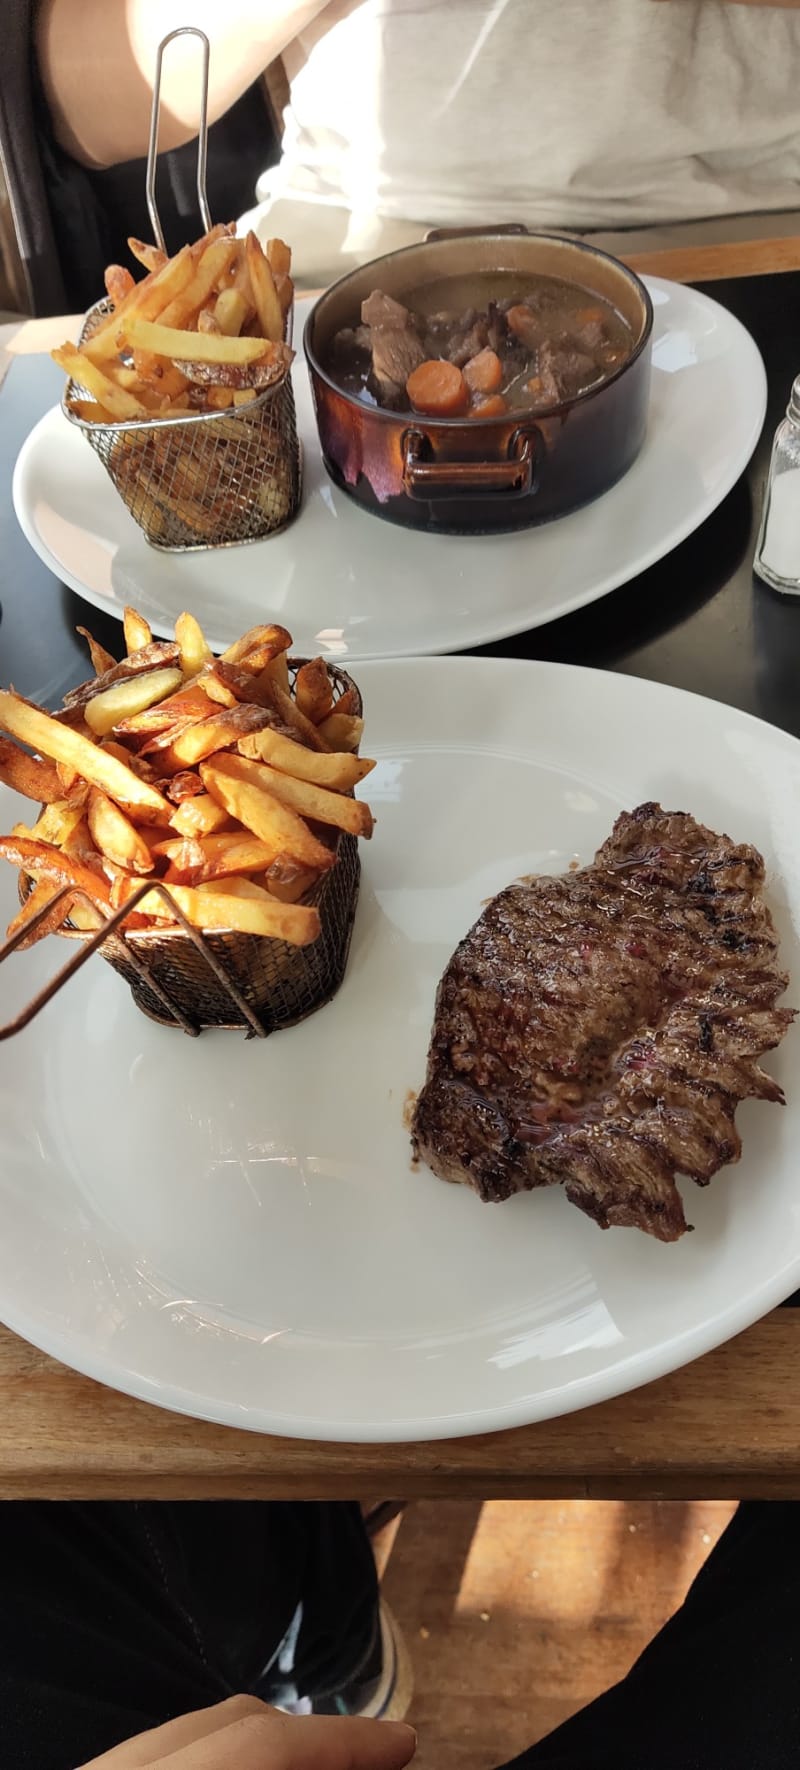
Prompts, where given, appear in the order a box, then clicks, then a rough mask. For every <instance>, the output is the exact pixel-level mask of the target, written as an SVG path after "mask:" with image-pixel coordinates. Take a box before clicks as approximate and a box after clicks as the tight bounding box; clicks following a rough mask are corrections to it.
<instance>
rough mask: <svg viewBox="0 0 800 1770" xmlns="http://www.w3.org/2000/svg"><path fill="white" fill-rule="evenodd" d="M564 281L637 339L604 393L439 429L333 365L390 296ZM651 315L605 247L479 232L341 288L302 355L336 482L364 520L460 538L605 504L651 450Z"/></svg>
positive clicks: (313, 319)
mask: <svg viewBox="0 0 800 1770" xmlns="http://www.w3.org/2000/svg"><path fill="white" fill-rule="evenodd" d="M498 270H507V271H513V272H515V273H517V274H523V275H524V274H525V273H527V272H529V273H531V274H534V275H544V276H553V277H561V278H562V279H563V280H564V281H566V282H571V283H577V284H578V285H579V286H580V288H582V289H585V290H586V291H587V293H588V294H590V295H600V296H602V297H603V299H604V300H606V301H610V302H611V304H612V306H613V307H615V308H616V309H617V311H618V313H620V314H621V315H622V317H623V319H624V320H626V321H627V323H628V325H629V326H630V328H631V331H632V333H633V338H634V346H633V350H632V352H631V354H630V356H629V357H628V358H627V359H626V361H625V362H624V363H623V364H622V365H621V367H620V368H618V369H616V370H615V371H614V373H613V374H611V375H609V377H608V379H607V380H606V381H603V382H602V384H601V385H600V386H599V387H597V388H595V389H592V390H591V391H589V392H588V393H583V394H579V395H577V396H576V397H575V398H574V399H569V400H565V401H563V403H562V404H561V405H559V406H554V407H553V408H552V410H549V411H546V412H537V413H536V415H535V416H534V415H533V414H530V415H528V414H527V413H526V412H524V411H522V410H517V411H513V412H508V413H506V414H504V415H503V416H502V417H500V418H485V419H482V420H481V419H476V418H445V419H432V418H426V417H422V416H420V415H419V414H417V413H411V412H395V411H389V410H385V409H382V408H380V407H377V406H371V405H368V404H367V403H366V401H364V400H361V399H359V398H358V396H357V395H356V394H354V393H346V392H343V391H342V389H341V387H337V385H336V380H335V375H334V373H332V372H331V371H330V370H329V369H328V368H327V367H326V363H327V362H328V361H329V358H330V351H331V344H332V340H333V338H334V336H335V334H336V333H337V332H338V331H339V330H340V328H341V327H342V326H354V325H358V323H359V321H360V318H361V303H362V301H363V300H364V299H365V298H366V297H367V296H368V295H370V294H371V293H372V291H373V289H381V290H383V292H384V293H385V294H387V295H393V296H395V297H396V298H397V299H398V300H403V299H404V298H407V297H408V296H409V295H410V294H411V293H412V291H413V290H414V289H416V288H420V287H421V286H422V285H423V284H429V283H433V282H435V281H436V280H437V279H438V278H444V277H455V276H464V275H468V274H470V273H473V274H474V273H476V272H478V271H498ZM652 329H653V308H652V303H651V301H650V297H649V295H648V293H647V290H646V288H645V287H644V284H643V283H641V282H640V281H639V278H638V277H637V276H635V275H634V273H633V271H631V270H628V268H627V266H625V265H623V264H620V263H619V261H618V260H617V259H616V258H610V257H609V255H608V253H606V252H600V251H599V250H598V249H597V247H596V246H587V245H584V244H583V243H582V242H579V241H574V240H566V239H562V238H561V237H559V236H558V235H555V234H527V233H524V232H523V233H514V234H507V233H504V232H502V231H501V232H498V233H489V232H487V233H479V234H475V233H473V234H471V235H458V236H450V237H448V238H441V239H433V240H426V241H424V242H423V243H422V244H420V245H418V246H406V247H404V249H403V250H402V251H400V252H390V253H388V254H387V255H386V257H384V258H376V259H373V260H372V262H371V263H370V264H366V265H362V266H361V267H360V268H359V269H358V270H355V271H351V272H350V274H349V275H348V276H346V277H342V278H341V280H340V281H339V282H338V283H334V284H333V286H332V288H330V289H328V290H327V291H326V293H325V294H324V295H322V296H321V297H320V299H319V301H317V302H316V303H315V305H314V307H313V308H312V311H311V313H310V314H309V317H308V320H307V323H306V328H305V335H304V340H303V342H304V347H305V353H306V359H307V362H308V368H309V374H310V377H311V389H312V393H313V397H314V407H315V412H316V419H317V429H318V431H319V439H320V443H321V446H322V458H323V461H324V463H325V466H326V468H327V470H328V472H329V474H330V475H331V478H332V479H333V480H334V481H335V483H336V484H337V485H338V486H340V487H341V489H342V491H344V492H347V493H348V494H349V496H351V497H352V498H354V499H355V500H356V501H357V502H358V503H359V504H362V505H363V506H364V508H365V510H371V511H372V512H373V514H374V515H376V516H383V517H385V518H387V519H388V520H389V521H390V522H399V523H404V524H405V525H406V526H407V527H410V528H420V529H433V530H437V531H439V532H449V533H454V534H464V533H476V534H480V533H482V532H485V531H487V530H491V529H495V530H496V529H516V528H526V527H528V526H530V525H531V524H532V523H539V522H547V521H549V520H550V519H551V518H553V517H555V516H563V515H564V514H565V512H566V511H568V510H575V509H576V508H577V507H578V506H579V505H581V504H587V503H588V502H589V501H590V499H592V498H597V497H598V496H599V495H600V493H601V492H605V491H607V490H608V488H609V486H612V485H613V484H614V483H615V481H616V480H618V479H620V478H621V477H622V475H623V473H626V472H627V470H628V468H629V467H630V466H631V464H632V462H633V461H635V459H636V456H637V455H638V453H639V450H640V448H641V446H642V443H643V441H644V437H645V431H646V427H647V409H648V401H649V392H650V349H651V337H652Z"/></svg>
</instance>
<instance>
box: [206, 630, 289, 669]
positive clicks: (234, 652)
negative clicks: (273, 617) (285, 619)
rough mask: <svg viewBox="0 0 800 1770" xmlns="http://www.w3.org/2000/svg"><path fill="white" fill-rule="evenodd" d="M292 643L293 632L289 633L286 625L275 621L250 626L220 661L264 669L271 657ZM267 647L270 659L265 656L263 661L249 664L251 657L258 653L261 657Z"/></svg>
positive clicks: (229, 647) (223, 654) (283, 650)
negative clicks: (283, 625)
mask: <svg viewBox="0 0 800 1770" xmlns="http://www.w3.org/2000/svg"><path fill="white" fill-rule="evenodd" d="M291 643H292V636H291V634H290V633H287V631H286V628H285V627H278V626H276V625H275V624H274V622H269V623H267V624H264V625H261V626H259V627H250V628H249V630H248V632H247V633H243V634H242V637H241V639H236V640H234V643H233V645H229V646H228V648H227V651H224V652H223V653H222V656H221V658H220V660H219V662H220V663H222V664H244V665H245V666H246V667H248V668H253V669H254V670H263V669H264V666H265V664H266V662H268V661H269V659H272V658H275V657H277V656H278V655H279V653H280V652H285V651H286V650H287V649H288V647H289V646H290V645H291ZM265 648H266V650H267V652H268V654H269V659H266V658H265V659H264V661H263V662H259V663H257V664H256V665H254V666H251V665H250V664H249V659H250V657H251V656H253V655H254V654H255V653H257V654H258V655H259V658H260V656H261V653H262V652H263V651H264V649H265Z"/></svg>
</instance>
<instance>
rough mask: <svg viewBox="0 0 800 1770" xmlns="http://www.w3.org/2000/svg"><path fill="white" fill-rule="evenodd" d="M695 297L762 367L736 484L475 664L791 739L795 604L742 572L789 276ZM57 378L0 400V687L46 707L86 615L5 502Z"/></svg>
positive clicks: (798, 366)
mask: <svg viewBox="0 0 800 1770" xmlns="http://www.w3.org/2000/svg"><path fill="white" fill-rule="evenodd" d="M707 292H708V293H709V294H710V295H712V296H713V297H714V299H715V300H717V301H720V302H722V304H723V305H724V306H725V307H728V308H730V310H731V312H733V313H735V314H736V315H737V316H738V317H739V319H741V320H742V321H743V323H744V324H745V325H746V326H747V327H748V329H749V331H750V332H751V333H752V334H753V337H754V338H755V339H756V342H757V343H758V345H759V347H760V349H761V352H762V354H763V357H764V361H765V363H766V368H767V377H768V382H769V407H768V411H767V418H766V423H765V426H764V431H763V434H762V437H761V440H760V442H759V445H758V448H757V449H756V451H755V454H754V456H753V459H752V461H751V463H750V466H749V467H748V469H747V471H746V473H745V474H744V475H743V477H742V478H741V480H740V481H739V482H738V484H737V485H736V486H735V487H734V489H733V491H732V492H731V493H730V494H729V495H728V497H727V498H726V499H725V501H724V503H723V504H721V505H720V507H719V509H718V510H717V511H716V512H715V514H714V515H713V516H711V517H709V519H708V521H707V522H705V523H704V524H703V526H702V528H700V529H699V530H698V531H697V533H696V534H695V535H693V536H691V537H690V539H689V540H688V541H685V542H684V543H683V545H682V546H680V547H678V548H676V550H675V552H674V553H671V554H669V555H668V557H667V558H666V559H663V560H662V561H661V562H660V564H658V565H655V566H653V567H652V568H651V570H650V571H647V572H645V573H644V574H643V575H642V576H641V577H638V578H635V579H634V580H633V581H632V582H631V583H630V584H627V585H625V586H624V587H623V588H622V589H620V590H616V591H614V592H613V593H612V594H611V595H610V596H604V597H602V598H601V600H600V601H599V602H596V603H593V604H592V605H591V607H589V608H585V609H581V610H579V611H578V612H577V613H576V614H573V615H568V616H566V618H565V619H564V620H561V621H555V622H553V623H552V625H551V626H549V627H537V628H535V629H534V630H533V631H532V632H530V633H523V634H519V635H518V636H517V637H516V638H514V639H507V640H503V641H502V642H501V643H499V644H497V645H490V646H484V647H482V648H480V649H481V655H483V656H487V657H489V656H492V655H495V656H504V657H530V658H555V659H559V660H561V661H564V662H569V663H580V664H593V665H597V666H600V667H601V668H604V669H609V670H621V671H624V672H626V673H627V674H629V675H633V676H642V677H646V678H650V679H651V680H653V681H657V682H669V683H674V684H675V685H677V686H678V687H680V688H687V689H693V690H695V691H696V692H697V693H700V694H705V695H710V696H711V697H712V698H713V699H714V700H721V701H727V702H729V703H730V704H731V705H732V706H736V707H742V708H744V709H745V710H746V711H748V712H751V713H756V714H758V715H759V716H760V717H761V718H762V719H768V720H770V721H771V722H772V723H773V724H775V725H780V726H783V727H784V728H785V730H787V731H791V732H793V733H794V734H795V735H796V736H800V598H797V599H796V598H793V597H786V596H779V595H777V594H776V593H775V592H774V591H772V590H770V589H768V588H767V587H766V586H765V585H763V584H761V583H760V582H759V580H758V579H755V578H754V577H753V574H752V559H753V552H754V548H755V539H756V531H757V527H758V518H759V511H760V507H761V495H762V487H763V483H764V478H765V475H766V471H767V466H768V462H769V450H770V446H771V441H772V435H773V432H774V429H775V426H776V424H777V422H778V420H779V418H780V417H781V416H782V413H783V411H784V409H785V407H786V404H787V401H788V397H789V391H790V388H791V384H792V380H793V378H794V376H795V374H796V373H797V372H798V371H799V370H800V333H799V332H798V328H797V327H796V324H795V316H796V315H798V314H799V313H800V273H790V274H786V275H783V276H772V277H748V278H743V279H741V280H738V281H735V282H727V283H726V282H715V283H713V284H711V285H709V287H708V291H707ZM62 379H63V378H62V376H61V374H60V371H59V370H58V369H57V368H56V367H55V365H54V364H53V363H51V362H50V361H49V359H48V358H46V357H20V358H18V359H17V360H16V362H14V363H13V365H12V367H11V369H10V370H9V373H8V375H7V377H6V381H5V383H4V385H3V388H2V391H0V469H2V492H1V493H0V603H1V604H2V614H1V617H0V681H2V682H3V683H8V682H13V684H14V686H15V688H17V689H19V690H20V692H21V693H22V694H27V695H30V696H31V697H32V698H35V699H38V700H40V701H43V702H45V703H46V704H49V705H53V704H55V703H56V702H58V701H59V700H60V698H61V695H62V694H63V692H64V690H65V689H66V688H68V687H69V686H71V685H72V684H73V683H74V682H76V681H79V680H81V679H82V678H83V677H84V676H85V674H86V653H85V648H84V646H83V643H82V641H80V640H78V639H77V637H76V635H75V631H74V630H75V626H76V624H77V623H78V622H79V621H82V620H83V621H85V620H86V619H87V606H86V604H84V603H82V602H81V601H80V599H79V598H78V597H77V596H75V595H74V594H73V593H72V592H71V591H70V590H67V589H66V588H65V587H64V585H61V584H59V583H58V582H57V580H56V579H54V578H53V577H52V575H51V574H50V573H49V572H48V571H47V570H46V568H45V567H44V566H43V565H41V564H40V562H39V560H38V559H37V557H36V555H35V554H34V553H33V552H32V551H31V549H30V548H29V546H28V544H27V542H26V540H25V538H24V536H23V535H22V532H21V530H20V529H19V527H18V525H17V521H16V517H15V516H14V512H13V508H12V504H11V474H12V470H13V466H14V461H15V459H16V456H17V451H18V450H19V448H20V446H21V444H22V442H23V440H24V438H25V436H26V435H27V433H28V431H29V430H30V429H31V427H32V425H33V424H35V423H36V421H37V419H38V418H39V417H41V415H42V413H43V412H45V411H46V410H47V408H48V407H49V406H50V405H52V404H53V403H54V401H55V400H57V399H58V397H59V394H60V391H61V385H62ZM91 626H92V629H93V631H94V632H96V634H97V637H98V638H99V639H101V640H102V641H103V643H104V644H106V645H107V646H108V647H109V649H110V650H112V651H113V650H114V648H115V646H117V645H118V644H119V624H118V622H117V621H115V620H114V619H113V618H111V617H110V616H105V615H102V614H100V613H98V612H97V611H95V610H94V609H93V610H92V611H91Z"/></svg>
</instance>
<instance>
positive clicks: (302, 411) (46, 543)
mask: <svg viewBox="0 0 800 1770" xmlns="http://www.w3.org/2000/svg"><path fill="white" fill-rule="evenodd" d="M648 287H649V289H650V292H651V295H652V297H653V302H654V306H655V332H654V346H653V386H652V403H651V412H650V425H649V432H648V436H647V440H646V442H645V446H644V448H643V450H642V453H641V455H640V456H639V459H638V460H637V461H636V462H635V463H634V465H633V467H632V468H631V470H630V472H629V473H628V474H627V475H626V476H625V478H624V479H622V480H621V481H620V482H619V484H618V485H616V486H614V487H613V488H612V490H611V491H609V492H606V494H605V496H604V497H602V498H599V499H598V500H597V501H596V502H595V503H594V504H591V505H587V506H586V508H585V509H583V510H578V511H576V512H575V513H574V514H573V515H572V516H566V517H562V518H561V520H560V521H557V522H553V523H549V524H546V525H545V526H544V527H542V528H538V529H527V530H524V531H523V532H522V533H520V534H515V535H473V536H469V537H463V536H457V535H425V534H417V533H415V532H413V531H412V530H410V529H403V528H398V527H397V526H396V525H395V524H389V523H386V522H382V521H381V520H380V519H379V518H377V517H374V516H371V515H369V514H368V512H366V511H364V510H362V509H360V508H359V506H358V505H356V504H354V503H353V501H352V499H350V498H348V497H347V496H346V495H345V494H344V493H343V492H340V491H339V490H338V489H337V487H335V486H334V485H333V484H332V482H331V481H330V480H329V478H328V475H327V474H326V472H325V469H324V467H323V465H322V459H321V456H320V451H319V444H318V441H317V433H316V429H315V425H314V418H313V413H312V407H311V394H310V389H309V384H308V377H307V374H306V368H305V363H304V361H303V358H302V351H299V352H298V361H297V363H296V365H295V370H294V374H295V387H296V390H297V406H298V422H299V428H300V435H301V437H302V439H303V446H304V454H305V492H304V498H303V507H302V509H301V512H300V515H299V517H298V518H297V520H296V522H294V523H293V524H292V526H291V528H289V529H287V530H286V532H285V533H284V534H282V535H275V536H273V537H272V538H271V539H270V540H268V541H261V542H258V543H257V544H255V545H252V546H247V547H237V548H223V549H222V550H220V551H218V552H213V551H211V552H205V553H184V554H164V553H159V552H158V551H157V550H156V549H154V548H152V547H149V546H148V544H147V542H146V541H145V539H144V537H143V535H142V533H141V530H140V529H138V528H137V526H136V524H135V523H134V521H133V518H132V517H131V516H129V515H128V512H127V510H126V508H125V506H124V504H123V503H122V501H121V499H120V498H118V497H117V494H116V492H115V491H114V489H113V486H112V484H111V481H110V480H109V479H108V477H107V475H106V473H105V470H104V468H103V467H102V466H101V465H100V462H99V461H98V460H97V458H96V456H95V455H94V454H93V453H92V451H91V449H90V448H89V446H88V444H87V443H86V441H85V440H84V438H83V437H82V436H81V434H80V432H79V431H77V430H75V429H74V428H73V427H72V426H71V425H70V424H69V423H68V422H67V420H66V419H65V418H64V417H63V415H62V413H61V411H60V410H59V409H58V408H55V409H54V410H53V411H51V412H48V413H47V415H46V416H45V417H44V418H43V419H42V420H41V422H40V423H39V424H37V425H36V427H35V429H34V430H33V431H32V432H31V434H30V436H29V437H28V439H27V442H26V443H25V444H24V446H23V448H22V450H21V452H20V455H19V459H18V461H17V467H16V472H15V475H14V505H15V509H16V512H17V516H18V517H19V521H20V523H21V525H22V528H23V530H24V532H25V534H26V536H27V538H28V540H29V541H30V543H31V546H32V547H34V548H35V549H36V552H37V553H38V554H39V557H40V559H42V560H43V561H44V563H45V565H46V566H48V567H49V568H50V570H51V571H52V572H54V573H55V575H56V577H57V578H60V579H61V580H62V581H63V582H64V583H65V584H68V585H69V586H70V588H71V589H72V590H76V591H77V592H78V595H79V596H83V597H85V598H86V600H87V602H91V603H93V604H94V605H95V607H97V608H102V609H105V610H106V611H107V612H108V613H109V614H112V615H117V616H119V617H121V615H122V611H123V608H124V606H125V604H126V603H133V604H134V605H135V606H136V607H137V608H139V609H141V611H142V614H144V615H146V617H147V619H148V621H149V622H150V624H151V626H152V628H153V631H154V632H155V633H157V634H159V635H161V636H162V637H165V636H166V637H171V635H172V629H173V625H174V621H175V616H176V615H177V614H179V613H180V611H181V609H184V608H188V609H191V610H192V612H193V613H194V614H196V615H197V617H198V619H199V620H200V621H202V623H203V626H204V627H205V628H206V630H207V633H208V636H209V638H210V640H211V642H212V644H213V645H215V646H216V647H218V648H219V649H222V647H224V646H226V645H229V644H230V643H231V641H232V640H233V639H235V638H238V636H239V634H240V633H242V632H244V631H245V630H246V628H248V627H250V626H252V625H253V624H254V623H255V622H256V621H263V620H268V619H275V620H278V621H280V622H281V623H282V624H283V625H284V626H286V627H288V628H289V630H290V632H291V633H292V634H293V636H294V639H295V648H296V650H298V651H299V652H301V653H308V654H313V653H316V652H321V653H323V654H324V655H325V656H327V657H330V658H334V659H336V658H338V659H340V660H341V659H349V660H352V659H357V658H377V657H404V656H410V655H412V654H416V653H431V652H443V651H458V650H463V649H466V648H467V647H469V646H474V645H483V644H485V643H488V642H489V641H491V640H495V639H504V638H506V637H507V635H509V634H511V633H522V632H525V631H527V630H528V628H531V627H539V626H541V625H543V624H544V622H546V621H552V620H555V618H556V617H557V616H558V615H564V614H567V613H568V612H569V610H570V609H574V608H580V607H581V606H582V604H584V603H587V602H593V601H594V600H595V599H596V598H597V597H599V596H604V595H605V594H606V593H607V591H609V590H613V589H615V587H616V586H617V585H618V584H624V583H626V582H627V580H628V579H629V578H633V577H635V576H636V574H637V572H641V571H644V570H645V568H646V567H647V566H649V565H652V564H653V562H654V561H655V560H657V559H661V558H662V557H663V555H664V554H665V553H668V552H669V551H670V549H671V548H673V547H676V546H677V545H678V542H679V541H682V540H684V539H685V537H686V536H687V535H689V534H691V533H692V531H693V530H694V529H696V528H698V527H699V525H700V523H701V522H703V521H704V520H705V518H706V517H707V516H708V515H709V514H710V512H711V511H712V510H714V509H715V508H716V506H717V505H718V504H719V503H720V502H721V501H722V499H723V498H724V497H725V495H726V493H727V492H729V491H730V489H731V486H733V485H734V484H735V482H736V480H737V479H738V477H739V475H740V473H742V471H743V470H744V468H745V467H746V465H747V462H748V461H749V459H750V456H751V454H752V452H753V449H754V448H755V445H756V442H757V440H758V437H759V434H760V431H761V426H762V423H763V421H764V412H765V409H766V377H765V374H764V365H763V363H762V361H761V357H760V355H759V353H758V350H757V348H756V346H755V344H754V343H753V340H752V338H751V337H750V335H749V333H748V332H746V331H745V330H744V327H743V326H741V325H740V323H739V321H738V320H736V319H734V317H733V315H732V314H730V313H728V312H727V311H726V309H725V308H723V307H719V306H718V305H717V303H716V302H715V301H710V300H709V298H708V296H706V295H701V294H699V293H698V292H697V290H695V289H690V288H684V287H682V286H681V285H679V284H677V283H666V282H661V281H659V280H657V279H655V278H649V279H648ZM307 307H308V303H307V302H306V303H303V302H301V303H299V310H300V311H299V312H298V316H297V327H296V332H297V337H298V339H299V338H300V336H301V332H302V325H303V320H304V317H305V310H306V309H307Z"/></svg>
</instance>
